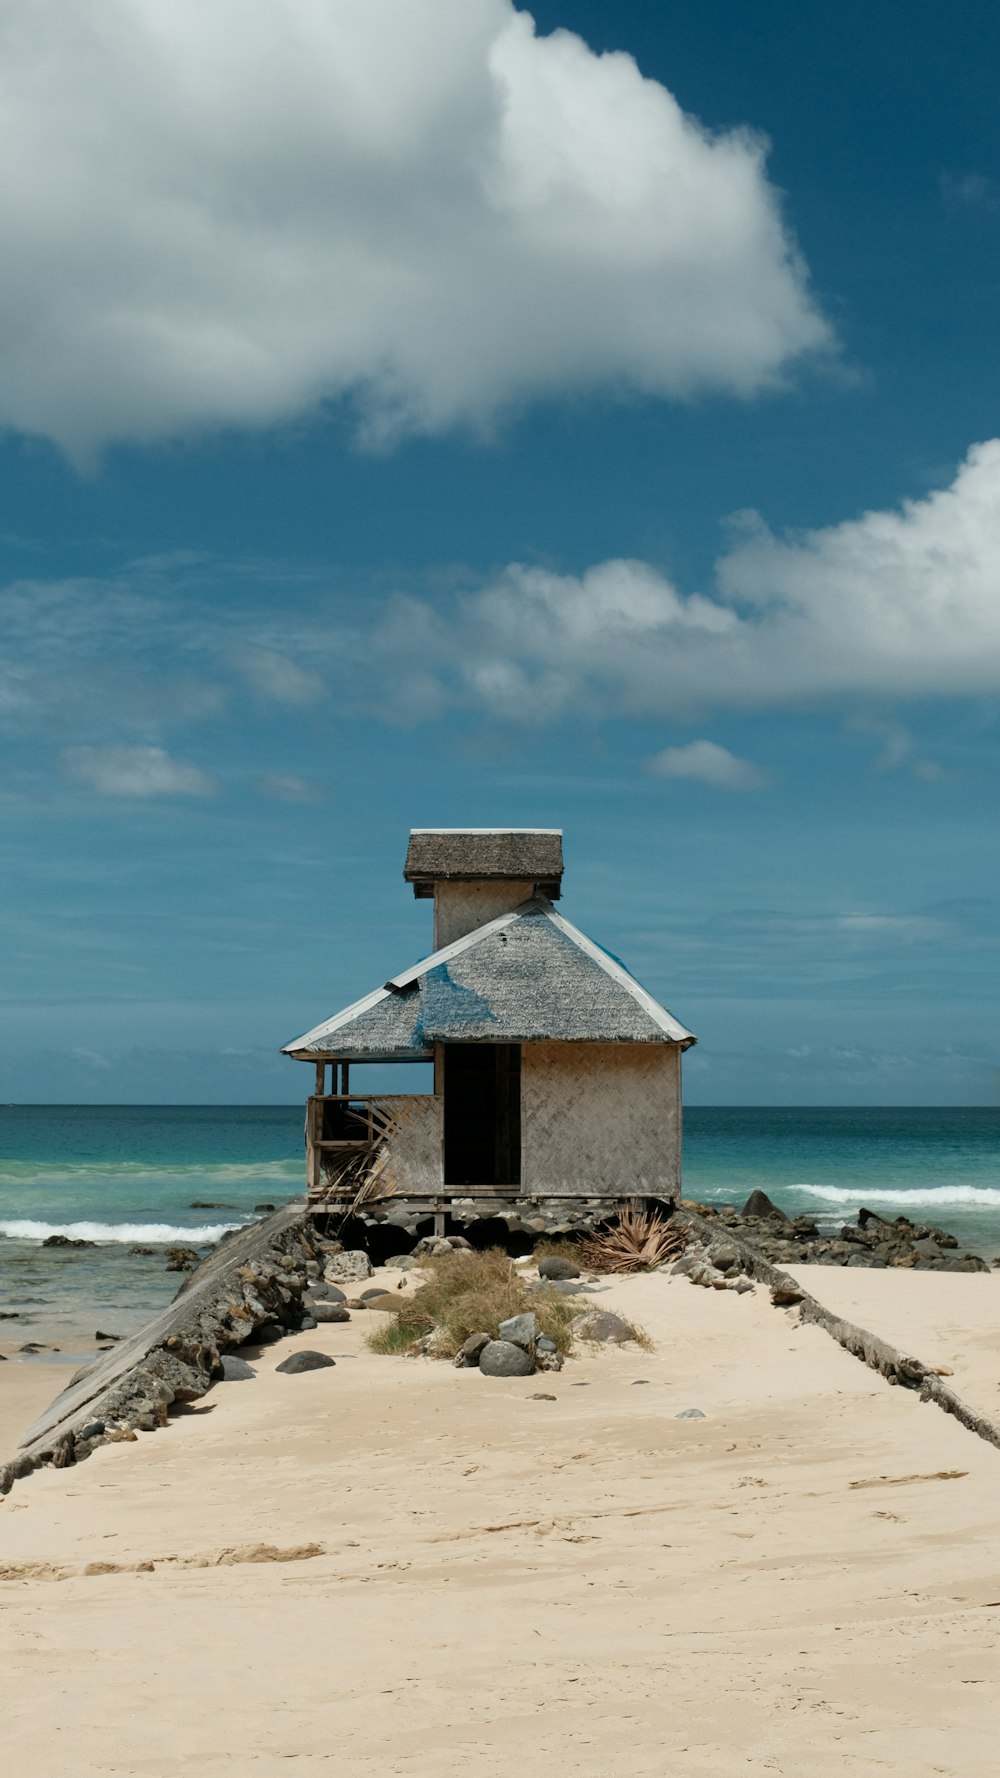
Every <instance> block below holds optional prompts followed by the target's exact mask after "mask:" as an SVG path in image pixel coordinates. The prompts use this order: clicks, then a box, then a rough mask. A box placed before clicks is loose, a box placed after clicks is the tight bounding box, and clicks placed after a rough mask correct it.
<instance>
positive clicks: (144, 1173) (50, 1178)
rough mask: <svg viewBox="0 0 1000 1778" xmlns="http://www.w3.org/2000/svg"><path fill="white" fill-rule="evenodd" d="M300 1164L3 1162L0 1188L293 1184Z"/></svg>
mask: <svg viewBox="0 0 1000 1778" xmlns="http://www.w3.org/2000/svg"><path fill="white" fill-rule="evenodd" d="M304 1168H305V1162H304V1160H302V1159H301V1158H300V1159H297V1160H286V1161H246V1162H240V1161H226V1162H224V1163H220V1162H215V1161H210V1162H200V1161H186V1162H185V1163H184V1164H183V1165H182V1166H176V1165H174V1164H172V1163H171V1162H169V1161H164V1162H163V1164H162V1166H158V1165H155V1164H153V1165H151V1164H150V1162H149V1161H9V1160H8V1161H4V1162H3V1163H2V1165H0V1185H30V1184H36V1183H41V1182H45V1183H47V1184H67V1183H75V1184H83V1183H85V1182H86V1181H87V1180H88V1179H100V1180H105V1181H107V1182H109V1183H111V1184H113V1183H114V1181H115V1180H116V1179H121V1180H123V1181H128V1182H129V1183H130V1184H131V1183H135V1184H136V1185H142V1184H143V1183H148V1182H150V1181H153V1180H161V1181H162V1180H171V1181H176V1182H177V1183H181V1182H182V1181H184V1180H194V1181H197V1183H198V1184H200V1185H202V1186H204V1188H205V1189H206V1190H208V1188H209V1187H210V1186H223V1187H224V1186H232V1185H239V1184H240V1182H241V1181H246V1182H247V1183H251V1182H256V1183H260V1181H262V1180H267V1179H278V1180H288V1179H291V1180H293V1181H295V1180H298V1179H300V1178H302V1177H303V1176H304Z"/></svg>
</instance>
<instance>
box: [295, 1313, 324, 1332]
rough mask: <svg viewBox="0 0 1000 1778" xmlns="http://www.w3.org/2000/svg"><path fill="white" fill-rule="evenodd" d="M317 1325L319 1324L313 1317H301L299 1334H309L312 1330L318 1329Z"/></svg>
mask: <svg viewBox="0 0 1000 1778" xmlns="http://www.w3.org/2000/svg"><path fill="white" fill-rule="evenodd" d="M318 1325H319V1323H318V1322H317V1320H316V1317H315V1316H314V1315H303V1317H302V1320H301V1321H300V1322H299V1332H300V1333H310V1332H311V1331H312V1329H313V1328H314V1327H318Z"/></svg>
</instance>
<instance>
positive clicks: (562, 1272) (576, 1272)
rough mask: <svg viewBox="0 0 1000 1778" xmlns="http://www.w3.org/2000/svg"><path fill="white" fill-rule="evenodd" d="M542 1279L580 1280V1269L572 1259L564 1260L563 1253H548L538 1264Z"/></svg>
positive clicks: (539, 1274)
mask: <svg viewBox="0 0 1000 1778" xmlns="http://www.w3.org/2000/svg"><path fill="white" fill-rule="evenodd" d="M538 1276H539V1277H540V1278H579V1276H580V1268H579V1266H575V1265H574V1264H573V1261H572V1260H571V1259H564V1258H563V1256H562V1254H561V1253H547V1254H546V1255H545V1258H544V1259H540V1260H539V1262H538Z"/></svg>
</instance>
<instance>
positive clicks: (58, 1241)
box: [42, 1235, 97, 1247]
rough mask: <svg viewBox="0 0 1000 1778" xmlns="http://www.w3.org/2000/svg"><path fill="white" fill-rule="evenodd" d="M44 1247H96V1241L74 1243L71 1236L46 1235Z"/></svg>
mask: <svg viewBox="0 0 1000 1778" xmlns="http://www.w3.org/2000/svg"><path fill="white" fill-rule="evenodd" d="M42 1246H43V1247H96V1246H97V1242H96V1241H73V1240H71V1239H70V1237H69V1235H46V1237H45V1239H44V1241H43V1242H42Z"/></svg>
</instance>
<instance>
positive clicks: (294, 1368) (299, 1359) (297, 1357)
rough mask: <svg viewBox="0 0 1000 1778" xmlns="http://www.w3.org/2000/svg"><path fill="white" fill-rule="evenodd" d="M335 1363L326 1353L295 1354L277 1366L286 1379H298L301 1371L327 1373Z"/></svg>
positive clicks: (276, 1368)
mask: <svg viewBox="0 0 1000 1778" xmlns="http://www.w3.org/2000/svg"><path fill="white" fill-rule="evenodd" d="M333 1363H334V1360H333V1359H332V1358H328V1357H327V1355H326V1353H325V1352H293V1353H292V1354H291V1355H290V1357H288V1358H283V1359H282V1361H281V1363H280V1364H276V1365H275V1367H274V1368H275V1370H276V1371H281V1372H282V1374H283V1375H284V1376H286V1377H297V1376H298V1375H299V1372H300V1371H325V1370H328V1369H329V1368H330V1366H331V1365H332V1364H333Z"/></svg>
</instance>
